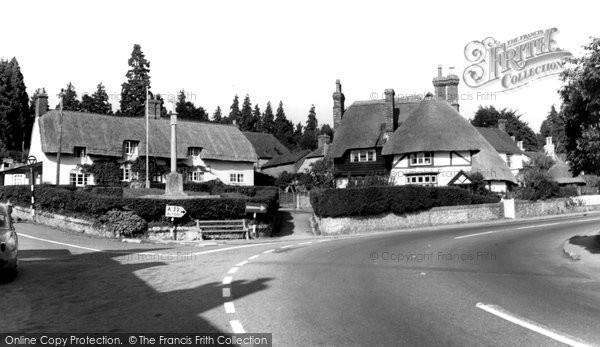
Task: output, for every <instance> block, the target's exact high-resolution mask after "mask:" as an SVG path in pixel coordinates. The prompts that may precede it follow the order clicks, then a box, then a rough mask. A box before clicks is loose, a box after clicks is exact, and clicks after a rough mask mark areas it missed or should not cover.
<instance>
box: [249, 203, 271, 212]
mask: <svg viewBox="0 0 600 347" xmlns="http://www.w3.org/2000/svg"><path fill="white" fill-rule="evenodd" d="M246 213H267V204H263V203H259V202H247V203H246Z"/></svg>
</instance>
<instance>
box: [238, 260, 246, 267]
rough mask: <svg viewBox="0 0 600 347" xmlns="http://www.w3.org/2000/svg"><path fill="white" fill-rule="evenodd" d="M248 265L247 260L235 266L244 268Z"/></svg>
mask: <svg viewBox="0 0 600 347" xmlns="http://www.w3.org/2000/svg"><path fill="white" fill-rule="evenodd" d="M246 264H248V261H247V260H244V261H243V262H241V263H238V264H235V266H244V265H246Z"/></svg>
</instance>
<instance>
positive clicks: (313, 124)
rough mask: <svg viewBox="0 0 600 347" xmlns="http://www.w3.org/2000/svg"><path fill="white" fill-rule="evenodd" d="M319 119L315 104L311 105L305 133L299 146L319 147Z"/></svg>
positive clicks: (302, 147)
mask: <svg viewBox="0 0 600 347" xmlns="http://www.w3.org/2000/svg"><path fill="white" fill-rule="evenodd" d="M318 126H319V121H318V120H317V113H316V112H315V105H312V106H311V107H310V111H308V119H307V120H306V126H305V127H304V133H303V134H302V137H301V138H300V142H299V147H300V148H301V149H310V150H314V149H317V131H318Z"/></svg>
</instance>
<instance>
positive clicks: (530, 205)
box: [515, 197, 600, 218]
mask: <svg viewBox="0 0 600 347" xmlns="http://www.w3.org/2000/svg"><path fill="white" fill-rule="evenodd" d="M581 198H582V197H575V198H564V199H554V200H547V201H536V202H530V201H515V210H516V217H517V218H529V217H539V216H547V215H555V214H563V213H573V212H588V211H595V210H600V200H596V199H595V198H592V199H581Z"/></svg>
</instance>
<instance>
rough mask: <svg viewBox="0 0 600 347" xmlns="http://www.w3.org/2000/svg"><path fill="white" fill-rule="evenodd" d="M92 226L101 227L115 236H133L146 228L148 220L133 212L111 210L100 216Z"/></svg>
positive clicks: (143, 231)
mask: <svg viewBox="0 0 600 347" xmlns="http://www.w3.org/2000/svg"><path fill="white" fill-rule="evenodd" d="M94 226H96V227H102V228H104V229H106V230H107V231H109V232H111V233H112V234H113V235H115V236H117V237H119V236H127V237H135V236H139V235H143V234H144V233H145V232H146V231H147V230H148V222H146V221H145V220H144V219H143V218H142V217H140V216H138V215H136V214H135V213H133V212H129V211H118V210H111V211H108V212H107V213H106V214H104V215H102V216H100V217H99V218H98V220H97V221H96V223H95V224H94Z"/></svg>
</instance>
